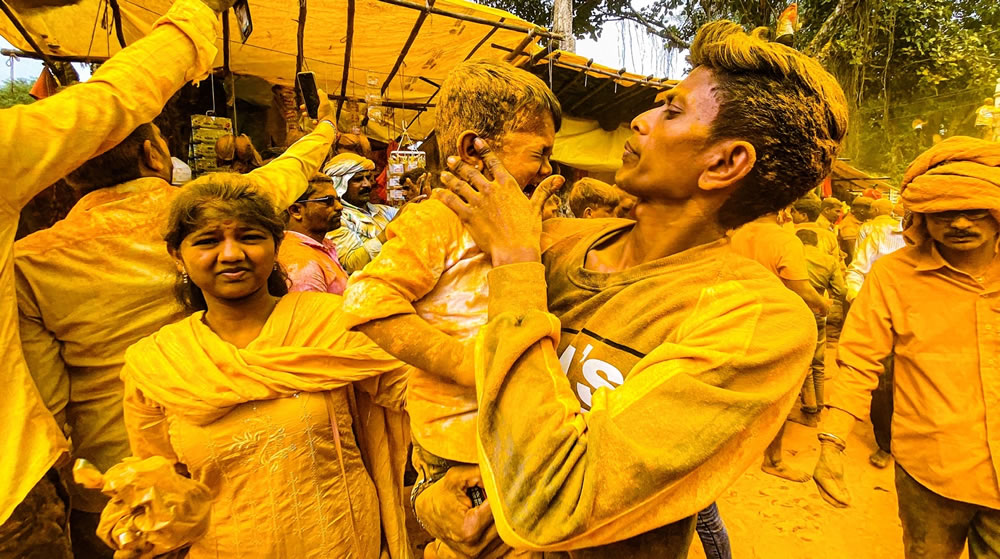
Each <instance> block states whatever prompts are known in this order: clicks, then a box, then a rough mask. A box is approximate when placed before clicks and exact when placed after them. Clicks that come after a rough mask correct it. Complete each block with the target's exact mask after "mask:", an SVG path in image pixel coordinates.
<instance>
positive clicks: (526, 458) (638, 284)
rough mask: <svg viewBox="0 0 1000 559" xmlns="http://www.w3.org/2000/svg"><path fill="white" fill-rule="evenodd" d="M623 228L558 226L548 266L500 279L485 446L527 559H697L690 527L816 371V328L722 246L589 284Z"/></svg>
mask: <svg viewBox="0 0 1000 559" xmlns="http://www.w3.org/2000/svg"><path fill="white" fill-rule="evenodd" d="M630 226H631V222H625V221H623V220H550V221H547V222H546V236H547V237H548V238H549V240H550V241H551V242H553V243H554V244H552V245H551V246H550V247H549V248H548V249H547V250H545V252H544V253H543V256H542V262H543V264H544V266H543V264H538V263H526V264H516V265H509V266H501V267H499V268H495V269H493V271H492V272H490V275H489V291H490V296H489V322H488V324H487V325H486V326H485V327H484V328H483V329H482V331H481V333H480V336H479V339H478V342H477V364H476V369H477V370H476V377H477V378H476V386H477V394H478V401H479V420H478V440H477V445H478V452H479V462H480V467H481V468H482V475H483V481H484V485H485V487H486V493H487V495H488V497H489V500H490V502H491V503H492V508H493V515H494V518H495V519H496V524H497V528H498V530H499V532H500V535H501V537H502V538H503V539H504V541H506V542H507V543H508V544H510V545H512V546H513V547H515V548H517V549H533V550H542V551H562V552H567V553H566V554H565V555H563V556H569V557H587V558H591V557H595V558H596V557H609V558H615V559H619V558H621V557H629V558H647V557H648V558H657V559H664V558H667V559H671V558H676V559H682V558H685V557H687V550H688V544H689V543H690V537H691V532H692V530H693V526H694V524H693V521H692V517H693V516H694V515H695V514H697V512H698V511H700V510H701V509H703V508H705V507H706V506H708V505H709V504H711V503H712V502H714V501H715V500H716V499H717V498H718V496H719V495H720V494H721V493H722V491H723V490H725V489H726V488H727V487H728V486H729V485H730V484H732V483H733V482H734V481H735V480H736V479H737V478H738V477H739V476H740V475H741V474H742V473H743V472H744V471H745V470H746V468H747V467H748V466H750V465H751V464H752V463H754V462H755V461H758V460H759V459H760V456H761V454H762V453H763V451H764V448H765V447H766V446H767V445H768V443H770V441H771V439H772V438H773V437H774V435H775V434H776V433H777V431H778V428H779V427H780V426H781V424H782V423H783V422H784V420H785V417H786V416H787V414H788V411H789V409H790V408H791V406H792V404H793V403H794V401H795V398H796V396H797V394H798V390H799V387H800V386H801V384H802V381H803V378H804V376H805V373H806V370H807V368H808V364H809V362H810V360H811V358H812V354H813V350H814V349H815V339H816V338H815V336H816V330H815V328H816V327H815V320H814V319H813V316H812V313H811V312H810V311H809V309H808V308H807V307H806V306H805V304H804V303H803V302H802V301H801V300H800V299H799V297H798V296H796V295H795V294H794V293H792V292H791V291H789V290H788V289H786V288H785V287H784V286H783V285H782V284H781V282H780V281H779V280H778V279H777V278H775V277H774V276H773V275H771V274H770V273H769V272H767V270H765V269H764V268H763V267H761V266H760V265H759V264H757V263H756V262H753V261H751V260H749V259H746V258H743V257H740V256H737V255H735V254H734V253H733V252H732V251H731V250H730V248H729V244H728V240H726V239H722V240H719V241H717V242H715V243H711V244H707V245H702V246H699V247H695V248H692V249H689V250H687V251H684V252H681V253H679V254H675V255H673V256H670V257H667V258H663V259H660V260H656V261H653V262H648V263H646V264H643V265H640V266H637V267H634V268H631V269H628V270H625V271H622V272H618V273H612V274H604V273H598V272H593V271H590V270H587V269H585V268H584V267H583V262H584V259H585V256H586V253H587V251H588V250H589V249H590V248H591V247H593V246H595V245H596V244H599V243H601V242H602V241H604V240H606V239H608V238H609V237H610V236H612V235H615V234H616V233H619V232H621V231H622V230H623V229H625V228H627V227H630ZM546 298H547V299H548V304H546Z"/></svg>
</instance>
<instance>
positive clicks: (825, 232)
mask: <svg viewBox="0 0 1000 559" xmlns="http://www.w3.org/2000/svg"><path fill="white" fill-rule="evenodd" d="M798 230H804V231H812V232H814V233H816V237H817V238H818V240H819V244H818V245H817V246H818V247H819V248H820V250H822V251H823V252H825V253H827V254H829V255H830V256H832V257H834V258H836V259H837V260H838V261H839V262H843V253H842V252H841V250H840V241H838V240H837V235H835V234H834V233H833V232H832V231H830V230H829V229H824V228H822V227H820V226H819V225H817V224H816V223H815V222H812V221H807V222H805V223H799V224H796V225H795V231H798ZM793 233H794V231H793Z"/></svg>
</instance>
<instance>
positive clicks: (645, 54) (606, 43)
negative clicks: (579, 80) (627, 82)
mask: <svg viewBox="0 0 1000 559" xmlns="http://www.w3.org/2000/svg"><path fill="white" fill-rule="evenodd" d="M576 53H577V54H579V55H580V56H585V57H587V58H593V59H594V62H597V63H598V64H603V65H605V66H609V67H611V68H625V69H626V70H628V71H629V72H633V73H635V74H642V75H644V76H648V75H650V74H652V75H653V76H655V77H657V78H671V79H680V78H682V77H684V76H683V73H684V70H685V68H686V66H687V64H686V62H685V61H684V59H685V57H686V56H687V51H682V52H674V53H669V52H667V50H666V49H665V48H664V47H663V40H662V39H660V38H659V37H654V36H652V35H650V34H649V33H646V32H645V31H644V30H643V29H642V28H641V27H640V26H639V25H637V24H635V23H631V22H613V23H606V24H605V25H604V28H603V30H602V32H601V37H600V39H598V40H596V41H595V40H593V39H579V38H578V39H577V40H576Z"/></svg>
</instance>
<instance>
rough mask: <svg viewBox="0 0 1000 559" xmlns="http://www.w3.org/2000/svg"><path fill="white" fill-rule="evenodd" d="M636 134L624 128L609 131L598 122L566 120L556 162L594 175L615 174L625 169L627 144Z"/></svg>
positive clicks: (553, 152)
mask: <svg viewBox="0 0 1000 559" xmlns="http://www.w3.org/2000/svg"><path fill="white" fill-rule="evenodd" d="M631 135H632V131H631V130H630V129H629V127H628V126H625V125H622V126H619V127H618V128H616V129H615V130H612V131H611V132H608V131H607V130H604V129H603V128H601V125H600V124H598V123H597V121H596V120H586V119H578V118H571V117H566V118H563V122H562V128H561V129H560V130H559V133H558V134H556V143H555V147H554V148H553V151H552V159H553V160H554V161H558V162H560V163H565V164H567V165H570V166H572V167H576V168H577V169H583V170H584V171H591V172H613V171H617V170H618V168H619V167H621V166H622V151H623V150H624V149H625V141H626V140H628V139H629V136H631Z"/></svg>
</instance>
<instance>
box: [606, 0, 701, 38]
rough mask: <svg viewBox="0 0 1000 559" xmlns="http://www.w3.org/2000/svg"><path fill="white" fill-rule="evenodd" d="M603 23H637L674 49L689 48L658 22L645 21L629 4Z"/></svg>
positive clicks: (610, 15) (609, 15) (609, 16)
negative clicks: (624, 9)
mask: <svg viewBox="0 0 1000 559" xmlns="http://www.w3.org/2000/svg"><path fill="white" fill-rule="evenodd" d="M604 21H631V22H633V23H638V24H639V25H641V26H643V27H645V28H646V30H647V31H649V32H650V33H652V34H653V35H656V36H657V37H660V38H662V39H666V40H667V41H669V42H670V43H671V46H673V47H676V48H682V49H686V48H688V47H689V46H691V45H690V44H689V43H688V42H687V41H684V40H683V39H681V38H680V37H678V36H677V34H676V33H674V32H673V31H671V30H670V29H668V28H667V26H665V25H663V24H662V23H659V22H652V21H649V20H648V19H646V18H645V17H644V16H643V15H642V14H641V13H639V12H638V11H636V9H635V8H633V7H632V5H631V4H629V5H628V8H627V11H626V12H623V13H620V14H613V15H612V14H608V17H607V18H605V19H604Z"/></svg>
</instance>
